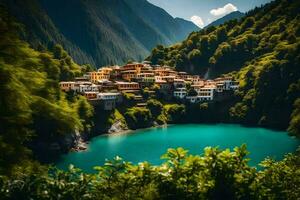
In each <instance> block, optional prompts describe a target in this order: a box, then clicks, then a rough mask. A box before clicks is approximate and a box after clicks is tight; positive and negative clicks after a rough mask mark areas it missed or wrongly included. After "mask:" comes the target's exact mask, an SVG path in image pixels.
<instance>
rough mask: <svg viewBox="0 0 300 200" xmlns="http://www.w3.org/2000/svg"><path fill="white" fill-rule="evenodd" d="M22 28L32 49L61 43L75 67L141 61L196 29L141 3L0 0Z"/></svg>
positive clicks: (122, 0) (140, 0)
mask: <svg viewBox="0 0 300 200" xmlns="http://www.w3.org/2000/svg"><path fill="white" fill-rule="evenodd" d="M0 3H1V4H2V5H4V6H5V7H6V8H7V9H8V10H9V12H10V14H12V15H13V16H15V17H16V19H17V20H18V21H19V22H21V23H23V24H24V25H25V29H26V34H24V38H25V39H26V40H27V41H28V42H29V43H30V44H31V45H32V46H33V47H34V48H35V49H37V48H41V46H45V47H47V48H52V46H54V44H61V45H62V46H63V48H64V49H66V50H67V52H68V53H69V54H70V55H71V56H72V57H73V58H74V60H75V61H76V62H78V63H79V64H85V63H90V64H92V65H94V66H101V65H108V64H122V63H124V62H126V61H127V60H129V59H134V60H142V59H143V58H144V57H145V56H146V55H148V54H149V52H150V50H151V49H152V48H153V47H154V46H156V45H157V44H163V45H171V44H174V43H177V42H179V41H181V40H183V39H184V38H186V37H187V36H188V34H189V33H191V32H193V31H195V30H198V29H199V28H198V27H196V26H195V25H194V24H193V23H192V22H189V21H185V20H183V19H174V18H173V17H172V16H170V15H169V14H168V13H167V12H166V11H164V10H163V9H161V8H159V7H156V6H154V5H152V4H150V3H149V2H148V1H146V0H97V1H96V0H73V1H61V0H51V1H48V0H0Z"/></svg>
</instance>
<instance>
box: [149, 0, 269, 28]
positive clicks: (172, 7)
mask: <svg viewBox="0 0 300 200" xmlns="http://www.w3.org/2000/svg"><path fill="white" fill-rule="evenodd" d="M148 1H149V2H150V3H152V4H154V5H157V6H159V7H161V8H163V9H164V10H166V11H167V12H168V13H169V14H171V15H172V16H173V17H180V18H184V19H186V20H190V21H192V22H194V23H195V24H196V25H197V26H199V27H201V28H203V27H204V26H206V25H208V24H210V23H211V22H213V21H215V20H216V19H219V18H221V17H223V16H225V15H226V14H229V13H231V12H233V11H237V10H238V11H241V12H247V11H249V10H251V9H253V8H255V7H256V6H260V5H262V4H265V3H268V2H270V1H271V0H230V1H228V0H148Z"/></svg>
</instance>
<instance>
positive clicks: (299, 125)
mask: <svg viewBox="0 0 300 200" xmlns="http://www.w3.org/2000/svg"><path fill="white" fill-rule="evenodd" d="M294 107H295V108H294V111H293V113H292V115H291V121H290V125H289V128H288V131H289V132H290V133H291V134H293V135H296V136H298V137H300V98H298V99H297V100H296V101H295V104H294Z"/></svg>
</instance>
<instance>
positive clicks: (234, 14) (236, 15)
mask: <svg viewBox="0 0 300 200" xmlns="http://www.w3.org/2000/svg"><path fill="white" fill-rule="evenodd" d="M244 16H245V14H244V13H242V12H240V11H234V12H231V13H229V14H227V15H225V16H224V17H221V18H219V19H217V20H215V21H213V22H212V23H210V24H208V25H207V26H206V27H205V28H208V27H211V26H218V25H221V24H224V23H225V22H227V21H230V20H233V19H240V18H242V17H244Z"/></svg>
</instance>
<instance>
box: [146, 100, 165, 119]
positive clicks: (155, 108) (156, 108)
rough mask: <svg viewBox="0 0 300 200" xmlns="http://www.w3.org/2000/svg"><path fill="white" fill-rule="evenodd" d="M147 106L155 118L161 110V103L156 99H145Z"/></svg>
mask: <svg viewBox="0 0 300 200" xmlns="http://www.w3.org/2000/svg"><path fill="white" fill-rule="evenodd" d="M147 108H148V109H149V110H150V112H151V115H152V117H153V118H154V119H155V118H157V117H158V116H159V115H160V114H161V113H162V110H163V105H162V103H161V102H160V101H158V100H156V99H150V100H148V101H147Z"/></svg>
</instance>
